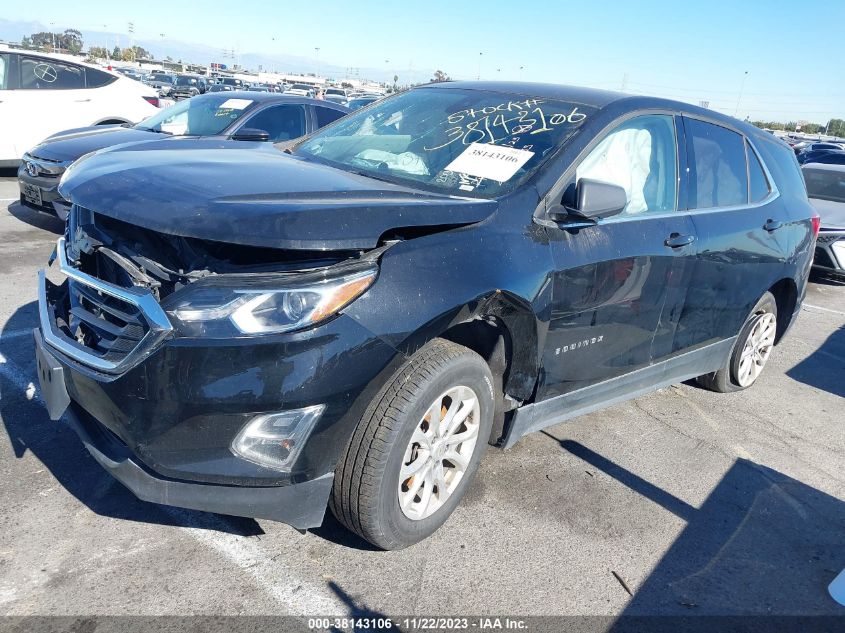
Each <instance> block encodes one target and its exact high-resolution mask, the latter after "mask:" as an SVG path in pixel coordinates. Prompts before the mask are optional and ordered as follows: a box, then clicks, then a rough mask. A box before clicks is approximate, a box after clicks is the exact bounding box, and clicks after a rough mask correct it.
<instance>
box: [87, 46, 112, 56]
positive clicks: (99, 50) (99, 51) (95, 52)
mask: <svg viewBox="0 0 845 633" xmlns="http://www.w3.org/2000/svg"><path fill="white" fill-rule="evenodd" d="M88 56H89V57H92V58H94V59H108V56H109V52H108V50H106V48H105V47H103V46H91V47H89V48H88Z"/></svg>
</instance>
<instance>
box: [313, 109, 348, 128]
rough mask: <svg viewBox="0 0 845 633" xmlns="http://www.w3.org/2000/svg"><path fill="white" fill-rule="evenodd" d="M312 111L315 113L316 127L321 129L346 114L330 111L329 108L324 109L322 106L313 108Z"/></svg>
mask: <svg viewBox="0 0 845 633" xmlns="http://www.w3.org/2000/svg"><path fill="white" fill-rule="evenodd" d="M314 111H315V112H316V113H317V127H323V126H324V125H328V124H329V123H332V122H333V121H337V120H338V119H339V118H340V117H342V116H343V115H344V114H346V112H342V111H340V110H332V109H331V108H324V107H322V106H315V107H314Z"/></svg>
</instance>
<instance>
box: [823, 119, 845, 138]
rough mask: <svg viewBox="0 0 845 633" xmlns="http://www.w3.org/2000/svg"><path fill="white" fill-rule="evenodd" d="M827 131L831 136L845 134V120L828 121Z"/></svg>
mask: <svg viewBox="0 0 845 633" xmlns="http://www.w3.org/2000/svg"><path fill="white" fill-rule="evenodd" d="M827 133H828V134H830V135H831V136H845V120H842V119H831V120H830V121H828V123H827Z"/></svg>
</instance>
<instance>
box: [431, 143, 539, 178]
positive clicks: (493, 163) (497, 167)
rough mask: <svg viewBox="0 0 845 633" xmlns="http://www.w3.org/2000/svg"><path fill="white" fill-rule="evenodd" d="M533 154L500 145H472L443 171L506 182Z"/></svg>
mask: <svg viewBox="0 0 845 633" xmlns="http://www.w3.org/2000/svg"><path fill="white" fill-rule="evenodd" d="M532 156H534V152H529V151H527V150H524V149H515V148H513V147H503V146H502V145H488V144H486V143H472V144H471V145H470V146H469V147H467V148H466V149H465V150H464V152H463V154H461V155H460V156H458V157H457V158H456V159H455V160H453V161H452V162H451V163H449V164H448V165H446V167H445V168H444V169H448V170H449V171H455V172H458V173H462V174H469V175H470V176H478V177H479V178H489V179H490V180H495V181H497V182H507V181H508V180H510V179H511V178H512V177H513V175H514V174H515V173H516V172H517V171H518V170H519V168H520V167H522V166H523V165H524V164H525V163H527V162H528V160H529V159H530V158H531V157H532Z"/></svg>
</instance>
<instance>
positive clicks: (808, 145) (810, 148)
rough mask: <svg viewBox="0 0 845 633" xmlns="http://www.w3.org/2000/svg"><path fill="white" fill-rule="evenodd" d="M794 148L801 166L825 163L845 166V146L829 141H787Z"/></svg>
mask: <svg viewBox="0 0 845 633" xmlns="http://www.w3.org/2000/svg"><path fill="white" fill-rule="evenodd" d="M786 142H787V144H788V145H789V146H790V147H792V150H793V151H794V152H795V156H796V158H797V159H798V162H799V163H800V164H802V165H803V164H804V163H824V164H828V165H845V144H843V143H834V142H829V141H824V142H821V141H816V142H813V141H797V142H793V141H791V140H790V139H787V140H786Z"/></svg>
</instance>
